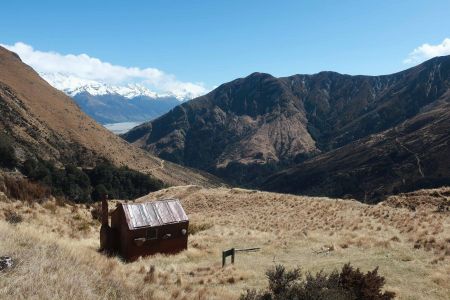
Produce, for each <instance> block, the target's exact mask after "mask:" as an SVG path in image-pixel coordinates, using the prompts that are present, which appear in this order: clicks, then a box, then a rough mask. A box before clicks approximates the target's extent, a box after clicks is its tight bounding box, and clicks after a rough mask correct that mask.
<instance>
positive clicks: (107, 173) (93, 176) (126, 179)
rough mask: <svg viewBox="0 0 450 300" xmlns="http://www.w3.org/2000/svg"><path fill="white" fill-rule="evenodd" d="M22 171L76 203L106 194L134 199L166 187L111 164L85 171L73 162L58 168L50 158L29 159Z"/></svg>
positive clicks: (54, 193) (117, 197)
mask: <svg viewBox="0 0 450 300" xmlns="http://www.w3.org/2000/svg"><path fill="white" fill-rule="evenodd" d="M22 172H23V173H24V174H25V175H26V176H27V177H28V178H29V179H31V180H33V181H36V182H39V183H41V184H44V185H46V186H48V187H49V188H50V189H51V193H52V195H54V196H57V197H61V196H63V197H66V198H67V199H69V200H71V201H74V202H76V203H86V202H90V201H92V200H94V201H98V200H100V199H101V196H102V195H105V194H108V195H109V197H110V198H116V199H134V198H137V197H140V196H143V195H146V194H148V193H150V192H153V191H157V190H159V189H161V188H162V187H163V186H164V185H163V183H162V182H161V181H159V180H156V179H154V178H152V177H150V176H148V175H145V174H142V173H140V172H137V171H134V170H131V169H129V168H126V167H121V168H118V167H116V166H114V165H112V164H109V163H102V164H99V165H98V166H96V167H95V168H93V169H91V170H87V169H83V170H82V169H80V168H77V167H76V166H73V165H67V166H65V168H57V167H56V166H55V165H54V164H53V163H51V162H49V161H43V160H34V159H29V160H26V161H25V162H24V164H23V167H22Z"/></svg>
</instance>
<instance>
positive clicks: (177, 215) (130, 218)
mask: <svg viewBox="0 0 450 300" xmlns="http://www.w3.org/2000/svg"><path fill="white" fill-rule="evenodd" d="M122 207H123V211H124V212H125V219H126V220H127V223H128V228H130V230H133V229H138V228H143V227H155V226H161V225H165V224H173V223H180V222H184V221H188V220H189V219H188V217H187V215H186V213H185V212H184V209H183V207H182V206H181V203H180V201H179V200H177V199H167V200H159V201H154V202H146V203H123V204H122Z"/></svg>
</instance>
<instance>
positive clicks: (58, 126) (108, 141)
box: [0, 47, 221, 186]
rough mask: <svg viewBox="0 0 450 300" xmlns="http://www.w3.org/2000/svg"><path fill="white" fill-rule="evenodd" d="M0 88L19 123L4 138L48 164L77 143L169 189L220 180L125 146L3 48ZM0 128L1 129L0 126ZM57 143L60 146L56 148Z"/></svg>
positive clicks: (213, 183)
mask: <svg viewBox="0 0 450 300" xmlns="http://www.w3.org/2000/svg"><path fill="white" fill-rule="evenodd" d="M0 85H2V86H3V87H2V88H1V89H0V96H1V98H2V100H3V101H5V103H6V105H7V107H8V110H12V111H14V112H15V113H16V114H17V116H20V118H21V119H23V122H22V121H20V122H18V124H7V125H8V126H12V128H10V129H9V131H10V132H9V134H12V135H14V136H15V138H16V139H17V140H18V141H20V142H21V143H22V144H24V145H27V147H30V148H32V147H34V148H37V149H38V150H35V151H43V150H44V149H49V150H47V152H48V153H47V155H49V157H45V156H44V157H43V158H45V159H47V160H48V159H57V158H58V156H63V155H64V154H66V155H68V153H65V152H70V151H69V150H72V149H69V150H68V149H61V148H62V147H61V145H71V146H68V147H69V148H73V146H74V145H73V144H76V145H80V146H81V147H83V148H85V149H87V150H88V151H92V152H93V153H95V156H96V157H102V158H106V159H108V160H109V161H111V162H113V163H114V164H116V165H118V166H128V167H130V168H131V169H135V170H138V171H141V172H144V173H147V174H152V175H153V176H155V177H156V178H158V179H161V180H163V181H164V182H166V183H167V184H169V185H185V184H198V185H202V186H218V185H220V184H221V182H220V180H218V179H217V178H215V177H214V176H212V175H210V174H206V173H205V172H198V171H195V170H192V169H189V168H185V167H181V166H179V165H176V164H174V163H170V162H166V161H164V160H162V159H160V158H157V157H155V156H153V155H151V154H150V153H148V152H146V151H144V150H141V149H138V148H136V147H134V146H132V145H130V144H128V143H127V142H125V141H124V140H123V139H121V138H120V137H118V136H116V135H115V134H113V133H112V132H110V131H109V130H107V129H106V128H104V127H103V126H101V125H100V124H98V123H97V122H95V121H94V120H93V119H92V118H90V117H89V116H87V115H86V114H85V113H83V112H82V111H81V110H80V108H79V107H78V106H77V104H76V103H75V102H74V101H73V100H72V99H71V98H70V97H68V96H67V95H65V94H64V93H63V92H61V91H58V90H56V89H54V88H53V87H51V86H50V85H49V84H48V83H47V82H46V81H45V80H43V79H42V78H41V77H39V75H38V74H37V73H36V72H35V71H34V70H33V69H32V68H31V67H29V66H28V65H26V64H24V63H23V62H22V61H21V60H20V59H19V58H18V57H17V56H16V55H15V54H14V53H12V52H10V51H8V50H6V49H5V48H2V47H0ZM6 90H8V92H7V91H6ZM10 93H12V95H11V94H10ZM18 103H20V104H18ZM16 119H19V117H16ZM0 123H1V122H0ZM0 125H1V124H0ZM0 129H1V130H3V128H1V126H0ZM30 130H31V131H30ZM30 132H31V133H30ZM50 137H52V139H50ZM48 139H50V140H52V144H53V145H47V143H49V140H48ZM58 142H59V143H60V144H61V145H59V146H55V145H56V144H58ZM35 151H33V152H35ZM76 154H80V153H76ZM80 155H81V154H80Z"/></svg>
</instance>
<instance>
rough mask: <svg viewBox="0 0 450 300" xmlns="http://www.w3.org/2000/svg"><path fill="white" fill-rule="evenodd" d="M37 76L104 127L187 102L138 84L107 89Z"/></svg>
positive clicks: (68, 77)
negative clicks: (66, 96)
mask: <svg viewBox="0 0 450 300" xmlns="http://www.w3.org/2000/svg"><path fill="white" fill-rule="evenodd" d="M40 75H41V77H42V78H44V79H45V80H46V81H47V82H48V83H49V84H50V85H52V86H53V87H55V88H57V89H58V90H60V91H63V92H64V93H66V94H67V95H69V96H70V97H72V99H74V100H75V102H76V103H77V104H78V106H79V107H80V108H81V109H82V110H83V111H84V112H85V113H87V114H88V115H89V116H91V117H92V118H94V119H95V120H96V121H97V122H99V123H101V124H104V125H106V124H115V123H124V124H125V123H126V124H133V123H141V122H144V121H148V120H151V119H154V118H157V117H159V116H161V115H163V114H165V113H166V112H168V111H169V110H171V109H172V108H173V107H175V106H177V105H178V104H180V103H182V102H183V101H185V100H189V99H190V98H188V97H186V95H184V96H181V95H174V94H158V93H155V92H153V91H151V90H150V89H148V88H147V87H145V86H143V85H140V84H128V85H125V86H119V85H109V84H104V83H101V82H98V81H94V80H89V79H82V78H78V77H76V76H73V75H68V74H63V73H41V74H40ZM107 128H110V127H108V126H107ZM112 128H114V126H113V127H112Z"/></svg>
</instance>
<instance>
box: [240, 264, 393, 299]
mask: <svg viewBox="0 0 450 300" xmlns="http://www.w3.org/2000/svg"><path fill="white" fill-rule="evenodd" d="M266 275H267V278H268V280H269V286H268V288H267V289H265V290H261V291H256V290H248V291H247V292H246V293H245V294H243V295H241V297H240V299H241V300H282V299H283V300H289V299H297V300H313V299H314V300H316V299H324V300H327V299H330V300H331V299H333V300H347V299H348V300H350V299H352V300H356V299H364V300H389V299H394V297H395V294H394V293H393V292H389V291H385V292H382V288H383V286H384V284H385V279H384V277H382V276H380V275H378V268H375V269H374V270H373V271H370V272H367V273H365V274H364V273H362V272H361V271H360V270H359V268H357V269H354V268H353V267H352V266H351V265H350V264H346V265H344V266H343V267H342V270H341V271H340V272H338V271H337V270H335V271H333V272H331V273H330V274H326V273H324V272H323V271H321V272H319V273H317V274H315V275H312V274H310V273H308V274H306V276H303V275H302V273H301V271H300V269H298V268H297V269H294V270H291V271H288V270H286V269H285V267H284V266H282V265H277V266H275V267H274V268H273V269H270V270H268V271H267V273H266Z"/></svg>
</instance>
